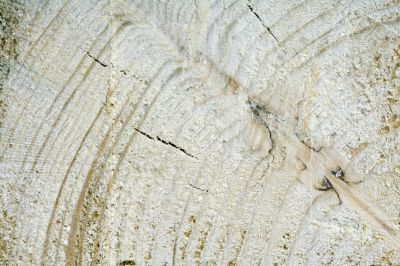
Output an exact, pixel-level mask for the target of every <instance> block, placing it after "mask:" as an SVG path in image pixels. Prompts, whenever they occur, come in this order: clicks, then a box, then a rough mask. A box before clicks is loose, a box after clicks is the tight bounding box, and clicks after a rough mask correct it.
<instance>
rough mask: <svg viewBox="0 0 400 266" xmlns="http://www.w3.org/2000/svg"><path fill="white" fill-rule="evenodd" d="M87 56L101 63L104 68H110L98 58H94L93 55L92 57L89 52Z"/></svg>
mask: <svg viewBox="0 0 400 266" xmlns="http://www.w3.org/2000/svg"><path fill="white" fill-rule="evenodd" d="M86 54H87V55H88V56H89V57H90V58H92V59H93V60H94V61H95V62H96V63H99V64H100V65H101V66H102V67H108V65H107V64H104V63H103V62H101V61H100V60H99V59H97V58H96V57H94V56H93V55H91V54H90V53H89V52H86Z"/></svg>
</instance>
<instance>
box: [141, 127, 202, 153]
mask: <svg viewBox="0 0 400 266" xmlns="http://www.w3.org/2000/svg"><path fill="white" fill-rule="evenodd" d="M135 130H136V131H137V132H139V133H140V134H142V135H143V136H145V137H147V138H149V139H152V140H157V141H159V142H161V143H163V144H165V145H168V146H171V147H173V148H175V149H177V150H180V151H181V152H183V153H184V154H186V155H187V156H190V157H192V158H195V159H198V158H197V157H195V156H193V155H191V154H190V153H188V152H187V151H186V150H185V149H183V148H181V147H179V146H177V145H175V144H174V143H172V142H170V141H166V140H163V139H162V138H160V137H159V136H155V137H152V136H150V135H149V134H147V133H145V132H143V131H141V130H139V129H137V128H135Z"/></svg>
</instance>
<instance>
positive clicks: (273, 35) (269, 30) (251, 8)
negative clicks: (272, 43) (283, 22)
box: [247, 4, 281, 46]
mask: <svg viewBox="0 0 400 266" xmlns="http://www.w3.org/2000/svg"><path fill="white" fill-rule="evenodd" d="M247 7H248V8H249V9H250V11H251V13H253V14H254V15H255V16H256V17H257V19H258V20H259V21H260V22H261V24H262V25H263V27H264V28H266V29H267V31H268V32H269V34H271V36H272V37H273V38H274V39H275V40H276V42H277V43H278V45H279V46H281V43H280V42H279V40H278V38H277V37H276V36H275V34H273V33H272V31H271V29H270V27H268V26H267V25H265V23H264V21H263V20H262V19H261V17H260V16H259V15H258V14H257V12H256V11H254V8H253V7H252V6H251V5H249V4H247Z"/></svg>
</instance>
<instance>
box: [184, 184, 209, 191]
mask: <svg viewBox="0 0 400 266" xmlns="http://www.w3.org/2000/svg"><path fill="white" fill-rule="evenodd" d="M188 184H189V186H191V187H192V188H194V189H197V190H200V191H203V192H208V189H203V188H199V187H196V186H193V185H192V184H190V183H189V182H188Z"/></svg>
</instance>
